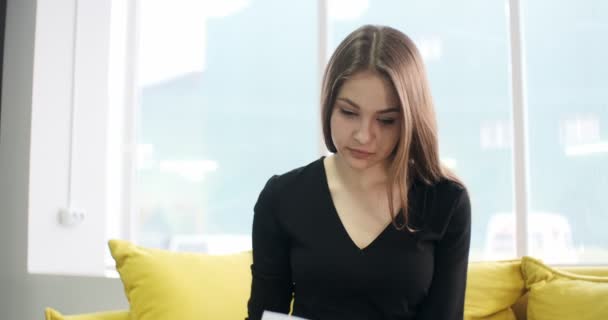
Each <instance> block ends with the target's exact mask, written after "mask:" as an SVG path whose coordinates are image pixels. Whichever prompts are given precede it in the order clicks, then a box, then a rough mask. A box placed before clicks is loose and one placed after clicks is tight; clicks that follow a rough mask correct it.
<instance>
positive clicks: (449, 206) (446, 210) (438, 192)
mask: <svg viewBox="0 0 608 320" xmlns="http://www.w3.org/2000/svg"><path fill="white" fill-rule="evenodd" d="M422 188H423V189H424V192H422V193H421V194H420V196H421V197H419V198H418V199H419V203H417V205H419V206H420V207H421V208H424V209H423V211H422V212H424V215H425V221H426V224H427V225H428V226H429V227H430V228H431V229H432V230H433V231H434V232H437V233H439V234H442V233H443V232H445V230H446V227H447V225H448V224H449V223H450V221H451V222H455V221H462V223H466V221H470V214H471V213H470V200H469V194H468V191H467V188H466V186H465V185H464V184H463V183H462V182H460V181H458V180H456V179H452V178H448V177H444V178H441V179H440V180H439V181H437V182H434V183H430V184H424V186H423V187H422ZM458 223H460V222H458Z"/></svg>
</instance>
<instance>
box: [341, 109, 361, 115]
mask: <svg viewBox="0 0 608 320" xmlns="http://www.w3.org/2000/svg"><path fill="white" fill-rule="evenodd" d="M340 112H342V114H343V115H345V116H347V117H354V116H356V115H357V114H356V113H354V112H352V111H349V110H346V109H342V108H340Z"/></svg>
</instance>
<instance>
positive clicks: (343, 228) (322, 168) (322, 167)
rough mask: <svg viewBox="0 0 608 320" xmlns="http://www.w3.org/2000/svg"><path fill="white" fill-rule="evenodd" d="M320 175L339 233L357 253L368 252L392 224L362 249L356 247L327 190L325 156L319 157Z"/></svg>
mask: <svg viewBox="0 0 608 320" xmlns="http://www.w3.org/2000/svg"><path fill="white" fill-rule="evenodd" d="M321 171H322V172H321V173H322V176H323V187H324V190H323V191H324V193H325V194H326V195H327V201H328V202H329V204H330V207H331V211H332V216H334V217H335V219H336V221H337V223H338V225H340V229H341V232H342V233H343V235H344V236H345V237H346V238H347V241H348V242H349V243H350V244H351V245H352V246H353V247H354V248H355V249H356V250H357V251H359V252H365V251H368V250H370V248H372V247H373V246H374V245H375V244H376V242H378V241H380V239H381V238H382V237H383V235H384V234H385V233H387V232H388V230H389V229H390V227H391V226H392V225H393V222H392V221H390V222H389V223H388V224H387V225H386V226H385V227H384V228H383V229H382V231H380V233H378V234H377V235H376V236H375V237H374V238H373V239H372V241H371V242H369V243H368V244H367V245H366V246H364V247H360V246H359V245H357V243H356V242H355V241H354V240H353V238H352V237H351V235H350V233H348V230H347V229H346V226H345V225H344V223H343V222H342V218H340V214H339V213H338V208H336V204H335V203H334V198H333V195H332V194H331V189H330V188H329V179H328V177H327V170H326V168H325V156H323V157H321Z"/></svg>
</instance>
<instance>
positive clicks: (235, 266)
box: [109, 240, 252, 320]
mask: <svg viewBox="0 0 608 320" xmlns="http://www.w3.org/2000/svg"><path fill="white" fill-rule="evenodd" d="M109 245H110V251H111V253H112V257H114V260H115V261H116V269H117V270H118V273H119V274H120V279H121V280H122V283H123V285H124V288H125V293H126V295H127V299H128V300H129V303H130V305H131V314H132V316H133V317H134V318H135V319H138V320H160V319H180V320H189V319H193V320H200V319H214V320H215V319H217V320H222V319H244V318H245V317H246V316H247V300H248V299H249V292H250V288H251V271H250V265H251V262H252V257H251V252H243V253H239V254H233V255H223V256H213V255H205V254H193V253H177V252H170V251H166V250H159V249H148V248H143V247H139V246H136V245H134V244H132V243H130V242H127V241H122V240H110V242H109Z"/></svg>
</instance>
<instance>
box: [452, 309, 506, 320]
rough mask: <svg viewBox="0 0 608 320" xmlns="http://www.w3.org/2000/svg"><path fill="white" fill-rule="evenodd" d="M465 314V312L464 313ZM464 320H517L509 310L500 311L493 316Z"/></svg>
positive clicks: (466, 318) (466, 317)
mask: <svg viewBox="0 0 608 320" xmlns="http://www.w3.org/2000/svg"><path fill="white" fill-rule="evenodd" d="M465 312H466V311H465ZM464 319H465V320H517V317H515V313H514V312H513V310H511V308H506V309H502V310H500V311H498V312H496V313H494V314H491V315H489V316H485V317H471V316H465V317H464Z"/></svg>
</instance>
